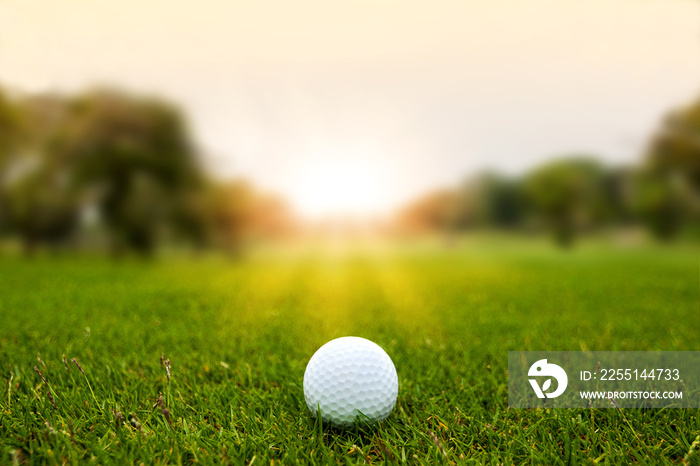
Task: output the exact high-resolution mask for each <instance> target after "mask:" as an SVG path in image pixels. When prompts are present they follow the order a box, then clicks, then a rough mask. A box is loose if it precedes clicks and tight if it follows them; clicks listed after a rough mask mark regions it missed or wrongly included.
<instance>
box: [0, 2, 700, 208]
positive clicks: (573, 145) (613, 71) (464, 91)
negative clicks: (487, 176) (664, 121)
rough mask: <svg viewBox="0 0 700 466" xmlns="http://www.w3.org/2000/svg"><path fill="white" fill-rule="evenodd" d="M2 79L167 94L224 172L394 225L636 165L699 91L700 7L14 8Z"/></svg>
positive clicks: (2, 29)
mask: <svg viewBox="0 0 700 466" xmlns="http://www.w3.org/2000/svg"><path fill="white" fill-rule="evenodd" d="M0 84H3V85H5V86H10V87H12V88H15V89H18V90H21V91H26V92H36V91H45V90H52V91H61V92H78V91H80V90H83V89H85V88H87V87H91V86H95V85H114V86H119V87H122V88H126V89H129V90H132V91H135V92H141V93H158V94H160V95H162V96H164V97H166V98H169V99H171V100H173V101H174V102H176V103H178V104H179V105H181V106H182V107H183V108H184V109H185V111H186V112H187V115H188V117H189V119H190V122H191V125H192V131H193V134H194V136H195V138H196V141H197V142H198V144H199V146H200V147H201V150H202V153H203V154H205V160H206V161H207V166H208V167H209V169H210V170H211V172H212V173H213V174H214V175H215V176H217V177H221V178H228V177H240V176H243V177H247V178H249V179H251V180H252V181H253V182H254V184H255V185H257V186H259V187H260V188H261V189H264V190H268V191H272V192H276V193H279V194H281V195H283V196H285V197H286V198H288V199H289V200H290V202H291V203H292V205H293V206H294V207H295V208H296V209H297V210H298V211H299V212H300V213H301V214H302V215H305V216H307V217H320V216H323V215H327V214H329V213H333V212H338V211H342V212H346V213H358V212H360V211H361V212H364V213H367V212H369V213H373V214H386V213H388V212H390V211H391V210H392V209H395V208H396V207H397V206H400V205H402V204H403V203H405V202H407V201H409V200H411V199H413V198H415V197H416V196H419V195H420V194H422V193H425V192H427V191H429V190H431V189H434V188H435V187H439V186H446V185H455V184H457V183H459V182H461V181H462V180H464V179H465V178H467V177H469V176H474V175H475V174H476V173H479V172H480V171H482V170H496V171H499V172H502V173H504V174H508V175H519V174H522V173H525V172H526V171H527V170H530V169H532V168H533V167H535V166H537V165H538V164H541V163H543V162H545V161H547V160H550V159H552V158H553V157H559V156H565V155H567V154H581V153H584V154H591V155H593V156H595V157H597V158H599V159H601V160H603V161H604V162H605V163H607V164H610V165H617V164H623V163H634V162H636V161H638V160H639V159H640V157H641V153H642V151H643V148H644V145H645V143H646V141H647V140H648V138H649V136H650V134H651V133H652V131H653V130H654V128H655V127H656V126H657V124H658V122H659V120H660V118H661V117H662V116H663V114H664V113H665V112H667V111H668V110H669V109H671V108H673V107H676V106H678V105H683V104H685V103H688V102H689V101H690V100H692V99H694V98H695V97H697V96H698V95H699V94H700V2H697V1H696V0H454V1H448V0H432V1H427V0H424V1H423V0H422V1H415V0H352V1H351V0H295V1H288V0H274V1H273V0H197V1H193V0H192V1H190V0H149V1H144V0H119V1H117V0H62V1H61V2H57V1H55V0H0Z"/></svg>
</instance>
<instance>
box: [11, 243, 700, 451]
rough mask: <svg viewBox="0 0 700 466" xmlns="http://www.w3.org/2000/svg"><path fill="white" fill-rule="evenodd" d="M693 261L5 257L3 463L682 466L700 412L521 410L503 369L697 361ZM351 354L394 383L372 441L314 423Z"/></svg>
mask: <svg viewBox="0 0 700 466" xmlns="http://www.w3.org/2000/svg"><path fill="white" fill-rule="evenodd" d="M699 259H700V254H699V251H698V250H697V249H694V248H693V247H690V246H675V247H673V248H661V247H649V246H646V247H643V248H641V247H639V248H635V249H627V250H618V249H611V248H610V247H607V246H605V245H594V244H588V245H583V246H581V247H579V248H577V249H575V250H573V251H570V252H561V251H558V250H556V249H554V248H552V247H550V246H549V245H548V244H539V243H532V244H531V243H522V242H519V243H510V242H504V241H497V240H488V241H487V240H483V239H482V240H477V239H465V240H464V243H463V245H462V246H460V247H458V248H455V249H445V248H443V247H440V246H439V245H437V244H435V245H434V244H430V243H425V244H423V245H411V246H409V245H404V246H393V247H387V248H379V247H370V246H366V247H363V248H353V249H351V250H336V249H327V250H320V248H312V249H286V250H283V251H270V250H268V251H259V252H257V253H255V254H252V255H251V256H250V257H249V258H247V259H246V260H244V261H241V262H239V263H235V262H229V261H227V260H225V259H222V258H216V257H208V258H201V259H198V260H186V259H184V258H181V257H180V258H177V257H175V258H169V259H160V260H158V261H155V262H153V263H144V262H139V261H135V260H134V261H124V262H122V263H116V264H115V263H112V262H109V261H108V260H106V259H99V258H90V257H81V258H77V259H76V258H53V259H51V258H37V259H34V260H29V261H25V260H22V259H19V258H15V257H6V258H3V259H0V316H2V323H1V324H0V371H1V372H0V382H1V383H2V385H1V387H2V389H1V390H0V463H9V462H12V461H16V462H18V463H21V462H22V461H24V460H30V461H32V462H35V463H48V464H54V463H57V464H60V463H72V464H75V463H87V462H92V463H96V464H104V463H119V464H124V463H141V462H144V463H192V462H197V463H205V464H206V463H221V462H231V463H239V464H243V463H246V464H250V463H254V464H270V463H271V462H272V461H275V462H277V461H279V462H282V463H285V464H286V463H294V462H299V463H346V462H350V463H364V462H371V463H383V462H390V463H391V462H399V463H403V462H406V463H413V464H420V463H441V462H444V463H449V462H455V463H462V462H463V463H469V462H473V463H479V464H481V463H483V464H512V463H517V464H593V463H595V462H599V463H604V464H627V463H635V462H636V463H639V464H653V463H659V464H664V463H669V464H678V463H680V462H682V461H683V458H684V456H686V455H687V454H688V452H689V450H691V448H692V447H691V444H692V443H693V441H694V440H695V438H696V436H698V435H699V434H700V417H699V416H698V410H691V409H688V410H631V409H630V410H623V411H618V410H615V409H601V410H517V409H508V400H507V374H506V369H507V352H508V351H509V350H582V349H583V350H700V315H699V313H698V265H699ZM344 335H358V336H363V337H366V338H369V339H371V340H373V341H375V342H377V343H378V344H380V345H381V346H382V347H384V348H385V349H386V351H387V352H388V353H389V355H390V356H391V357H392V359H393V360H394V363H395V364H396V367H397V371H398V374H399V384H400V390H399V398H398V403H397V406H396V408H395V410H394V412H393V413H392V415H391V416H390V417H389V418H388V419H387V420H386V421H385V422H383V423H381V424H380V425H378V426H377V427H375V428H361V429H353V430H349V431H336V430H333V429H330V428H328V427H324V426H320V425H318V424H317V423H316V422H315V420H314V419H313V418H312V417H311V416H310V415H309V414H308V411H307V408H306V405H305V403H304V397H303V393H302V377H303V373H304V368H305V366H306V363H307V361H308V359H309V358H310V357H311V355H312V354H313V352H314V351H315V350H316V349H317V348H318V347H320V346H321V345H322V344H323V343H325V342H326V341H328V340H330V339H332V338H336V337H339V336H344ZM63 355H65V357H66V360H67V361H68V367H65V366H64V362H63ZM161 355H164V357H165V358H166V359H168V360H169V362H170V366H171V377H170V380H169V381H168V376H167V374H166V369H165V367H164V365H163V364H161ZM72 358H76V360H77V361H78V362H79V363H80V365H81V366H82V368H83V369H84V371H85V375H83V374H82V373H81V372H80V371H79V370H78V367H77V366H76V365H75V364H74V363H72V362H71V359H72ZM35 366H36V368H37V369H38V370H39V371H40V372H41V374H42V375H43V377H44V378H45V380H46V381H45V382H44V381H43V380H42V378H41V377H40V376H39V374H38V373H37V372H35V369H34V367H35ZM160 394H162V396H163V400H162V402H161V403H158V398H159V396H160ZM52 398H53V401H52ZM54 403H55V406H54ZM692 457H693V455H690V456H689V458H690V459H689V461H691V462H692V461H695V460H693V459H692ZM696 458H697V456H696ZM691 464H692V463H691Z"/></svg>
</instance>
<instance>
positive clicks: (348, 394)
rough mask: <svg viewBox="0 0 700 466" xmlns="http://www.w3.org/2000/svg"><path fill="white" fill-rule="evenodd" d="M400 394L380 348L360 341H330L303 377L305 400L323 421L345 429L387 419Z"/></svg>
mask: <svg viewBox="0 0 700 466" xmlns="http://www.w3.org/2000/svg"><path fill="white" fill-rule="evenodd" d="M398 393H399V379H398V376H397V375H396V368H395V367H394V363H393V362H392V361H391V358H390V357H389V355H388V354H386V352H385V351H384V350H383V349H382V348H381V347H379V345H377V344H375V343H373V342H371V341H369V340H366V339H364V338H359V337H343V338H337V339H335V340H332V341H329V342H328V343H326V344H325V345H323V346H322V347H321V348H319V349H318V351H316V353H314V355H313V356H312V357H311V360H310V361H309V364H308V365H307V366H306V372H305V373H304V398H305V399H306V405H307V406H308V407H309V410H311V412H312V413H313V414H314V415H316V414H317V413H316V411H317V409H318V408H320V409H321V418H322V419H323V421H325V422H328V423H331V424H333V425H334V426H337V427H348V426H351V425H353V424H354V423H355V422H356V421H359V422H366V421H371V422H376V421H382V420H384V419H386V418H387V416H389V413H391V410H392V409H394V404H396V397H397V395H398Z"/></svg>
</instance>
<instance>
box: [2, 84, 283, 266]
mask: <svg viewBox="0 0 700 466" xmlns="http://www.w3.org/2000/svg"><path fill="white" fill-rule="evenodd" d="M290 228H293V220H292V216H291V214H290V211H289V209H288V207H287V206H286V204H285V203H284V202H283V201H282V200H281V199H280V198H278V197H275V196H271V195H264V194H262V193H259V192H258V191H256V190H255V189H254V188H253V187H252V186H251V185H250V184H249V183H247V182H245V181H241V180H234V181H217V180H214V179H213V178H212V177H210V176H208V175H207V173H206V172H205V170H204V169H203V167H202V165H201V157H199V154H198V148H197V147H196V145H195V144H194V143H193V140H192V138H191V136H190V134H189V129H188V127H187V122H186V120H185V118H184V116H183V114H182V112H181V111H180V110H179V109H178V108H177V107H176V106H175V105H173V104H172V103H170V102H167V101H165V100H162V99H158V98H154V97H151V96H139V95H134V94H129V93H126V92H123V91H119V90H115V89H94V90H90V91H86V92H84V93H80V94H78V95H72V96H64V95H57V94H50V93H47V94H40V95H23V94H17V93H14V94H13V93H10V92H8V91H6V90H5V91H3V90H2V89H0V234H1V235H2V236H3V237H17V238H19V239H20V240H21V243H22V245H23V248H24V250H25V252H27V253H28V254H31V253H33V252H34V251H35V250H37V248H39V247H42V246H49V247H52V248H58V247H70V246H75V245H81V246H85V245H91V244H92V245H95V246H97V247H104V248H108V249H109V250H110V251H112V252H113V253H114V254H115V255H120V254H123V253H126V252H129V251H134V252H136V253H138V254H141V255H150V254H152V253H153V252H154V250H155V248H156V246H157V244H158V243H159V242H160V241H162V240H163V239H167V240H169V241H172V242H176V243H177V242H181V243H187V244H190V245H192V246H194V247H196V248H206V247H210V246H216V247H221V248H224V249H225V250H227V251H229V252H230V253H231V254H237V253H239V252H240V248H241V245H242V244H243V243H244V241H245V240H246V238H249V237H255V236H256V235H257V236H269V235H277V234H282V233H284V232H286V231H287V230H289V229H290Z"/></svg>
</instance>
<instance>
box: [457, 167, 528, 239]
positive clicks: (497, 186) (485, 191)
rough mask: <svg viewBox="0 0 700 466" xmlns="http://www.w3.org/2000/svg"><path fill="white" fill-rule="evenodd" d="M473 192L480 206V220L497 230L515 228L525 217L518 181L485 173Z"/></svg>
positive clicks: (480, 177) (474, 185)
mask: <svg viewBox="0 0 700 466" xmlns="http://www.w3.org/2000/svg"><path fill="white" fill-rule="evenodd" d="M469 184H470V185H473V188H472V189H473V192H474V196H475V198H476V203H477V205H478V211H479V215H478V216H479V220H480V221H481V222H482V223H484V224H485V225H487V226H493V227H496V228H508V229H510V228H515V227H517V226H518V225H519V224H520V223H521V221H522V217H523V210H524V205H523V193H522V187H521V186H520V183H519V181H518V180H512V179H508V178H505V177H503V176H501V175H498V174H497V173H484V174H482V175H481V176H479V177H478V178H477V179H476V180H475V181H473V182H472V183H469Z"/></svg>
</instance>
